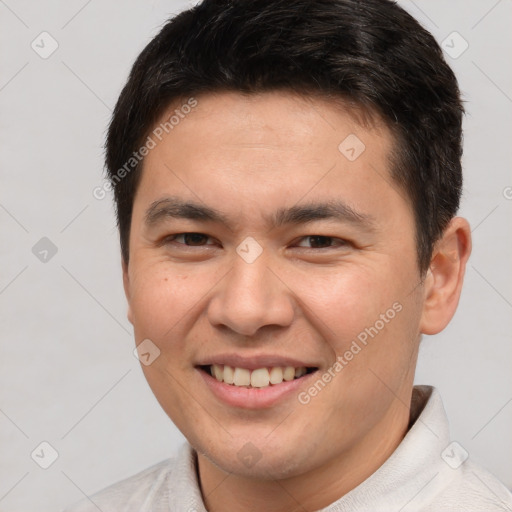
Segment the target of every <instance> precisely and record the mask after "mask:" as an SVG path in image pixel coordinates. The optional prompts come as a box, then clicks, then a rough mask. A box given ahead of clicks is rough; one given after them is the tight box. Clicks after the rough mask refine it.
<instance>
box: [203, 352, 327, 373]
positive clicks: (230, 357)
mask: <svg viewBox="0 0 512 512" xmlns="http://www.w3.org/2000/svg"><path fill="white" fill-rule="evenodd" d="M212 364H218V365H228V366H232V367H237V368H246V369H247V370H257V369H258V368H272V367H276V366H280V367H283V368H284V367H286V366H293V367H294V368H300V367H302V366H305V367H306V368H318V367H319V365H318V364H316V363H311V362H305V361H299V360H298V359H294V358H292V357H287V356H279V355H275V354H258V355H253V356H250V357H247V356H241V355H239V354H217V355H215V356H211V357H208V358H204V359H202V360H200V361H199V362H198V363H197V364H196V366H210V365H212Z"/></svg>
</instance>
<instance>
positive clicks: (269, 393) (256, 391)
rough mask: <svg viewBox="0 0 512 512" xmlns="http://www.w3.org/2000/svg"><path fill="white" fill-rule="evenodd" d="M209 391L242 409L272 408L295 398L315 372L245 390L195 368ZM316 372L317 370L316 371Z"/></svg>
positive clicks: (223, 400)
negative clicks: (287, 399) (263, 386)
mask: <svg viewBox="0 0 512 512" xmlns="http://www.w3.org/2000/svg"><path fill="white" fill-rule="evenodd" d="M196 370H197V371H198V372H199V374H200V375H201V377H202V379H203V380H204V382H205V384H206V385H207V386H208V388H209V389H210V391H211V392H212V393H213V394H214V395H215V396H216V397H217V398H218V399H220V400H221V401H222V402H224V403H226V404H228V405H231V406H233V407H241V408H243V409H263V408H268V407H272V406H273V405H276V404H277V403H279V402H281V401H284V400H286V398H289V397H290V396H293V395H295V396H297V395H298V392H299V389H300V388H301V387H304V386H305V385H306V384H307V382H308V381H309V378H310V377H312V376H314V375H315V374H316V373H317V372H316V371H315V372H313V373H308V374H306V375H303V376H302V377H300V378H298V379H294V380H290V381H283V382H282V383H281V384H273V385H270V386H267V387H265V388H245V387H242V386H234V385H232V384H226V383H225V382H220V381H218V380H217V379H215V378H214V377H212V376H211V375H209V374H208V373H206V372H205V371H204V370H201V369H199V368H196ZM317 371H318V370H317Z"/></svg>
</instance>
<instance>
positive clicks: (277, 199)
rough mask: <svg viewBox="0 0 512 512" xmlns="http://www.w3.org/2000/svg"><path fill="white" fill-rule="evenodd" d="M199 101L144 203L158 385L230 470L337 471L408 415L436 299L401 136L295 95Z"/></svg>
mask: <svg viewBox="0 0 512 512" xmlns="http://www.w3.org/2000/svg"><path fill="white" fill-rule="evenodd" d="M197 102H198V103H197V106H196V107H195V108H194V109H193V111H192V112H190V113H188V114H187V116H185V117H184V118H183V119H181V120H180V122H179V123H178V124H176V125H175V126H174V127H173V129H172V130H169V133H168V134H164V136H163V137H162V140H161V141H159V142H158V143H157V144H156V146H155V147H154V148H153V149H151V151H150V152H149V154H148V155H147V157H146V158H145V162H144V169H143V172H142V178H141V182H140V185H139V187H138V190H137V193H136V197H135V200H134V207H133V218H132V225H131V233H130V241H129V243H130V257H129V264H128V266H125V269H124V282H125V290H126V295H127V298H128V303H129V319H130V321H131V322H132V323H133V325H134V329H135V338H136V343H137V344H140V343H141V342H143V340H150V342H147V341H146V342H145V343H146V344H147V343H149V345H147V346H150V347H151V350H150V352H151V353H152V354H154V355H158V357H156V359H154V361H153V362H151V364H148V365H143V370H144V372H145V376H146V378H147V380H148V382H149V384H150V386H151V388H152V390H153V392H154V394H155V396H156V397H157V399H158V400H159V402H160V404H161V406H162V407H163V409H164V410H165V411H166V413H167V414H168V415H169V416H170V418H171V419H172V420H173V422H174V423H175V424H176V425H177V426H178V428H179V429H180V430H181V431H182V432H183V433H184V435H185V436H186V437H187V438H188V440H189V441H190V442H191V444H192V445H193V446H194V447H195V448H196V449H197V450H198V452H199V453H200V454H201V456H202V457H205V458H206V459H208V460H209V461H213V462H214V463H215V464H216V465H217V466H218V467H220V468H222V469H224V470H226V471H230V472H234V473H237V474H239V475H246V476H247V475H248V476H251V477H261V478H270V477H271V478H276V477H280V478H282V477H287V476H293V475H297V474H299V473H301V472H307V471H309V470H313V469H315V468H318V467H321V466H327V465H328V464H329V462H330V461H332V460H334V459H335V458H339V457H343V456H345V455H347V454H349V453H351V452H353V451H354V450H356V449H357V448H358V447H363V446H365V445H368V446H369V445H371V442H370V441H371V440H372V439H373V440H375V439H382V438H383V437H385V436H384V435H383V432H384V433H385V432H386V431H387V430H386V429H391V428H392V425H395V424H398V423H403V422H404V421H405V423H406V421H407V417H408V410H407V407H405V406H404V403H409V401H410V393H411V387H412V382H413V373H414V367H415V363H416V356H417V348H418V340H419V335H420V323H421V316H422V307H423V297H424V290H423V284H422V283H421V282H420V274H419V271H418V266H417V253H416V245H415V226H414V219H413V212H412V210H411V206H410V204H409V202H408V200H407V196H406V194H405V193H404V192H403V191H402V190H401V189H399V188H398V187H397V186H396V185H395V184H394V183H393V181H392V179H391V177H390V169H389V164H388V155H389V154H390V152H391V151H392V150H393V147H392V138H391V135H390V133H389V131H388V130H387V129H386V128H385V126H383V125H381V124H379V123H378V122H375V123H374V124H373V125H372V126H366V127H363V126H361V125H360V124H359V123H358V122H357V121H356V120H355V118H354V116H352V115H350V114H349V113H348V112H347V111H346V110H344V109H342V108H339V107H335V106H334V105H333V104H332V103H329V102H327V101H325V100H321V99H312V98H309V99H306V98H302V97H300V96H296V95H291V94H289V93H281V92H272V93H264V94H260V95H250V96H243V95H240V94H237V93H221V94H216V95H213V94H209V95H204V96H197ZM174 108H175V106H174V107H173V109H171V111H170V113H171V114H172V110H174ZM169 115H170V114H169V113H167V115H166V116H165V118H168V117H169ZM152 358H153V356H152V357H151V359H152ZM214 365H216V366H214ZM211 373H214V375H213V376H212V375H211ZM225 381H226V382H225ZM383 429H384V430H383Z"/></svg>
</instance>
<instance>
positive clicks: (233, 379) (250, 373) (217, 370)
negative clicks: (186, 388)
mask: <svg viewBox="0 0 512 512" xmlns="http://www.w3.org/2000/svg"><path fill="white" fill-rule="evenodd" d="M201 369H202V370H204V371H206V372H208V373H210V375H211V376H212V377H215V378H216V379H217V380H218V381H219V382H224V383H225V384H229V385H232V386H238V387H246V388H266V387H268V386H275V385H278V384H281V383H282V382H284V381H286V382H289V381H292V380H295V379H299V378H300V377H302V376H303V375H306V374H308V373H312V372H314V371H315V370H316V368H307V367H305V366H300V367H293V366H284V367H280V366H274V367H272V368H257V369H254V370H249V369H247V368H239V367H233V366H229V365H220V364H212V365H208V366H202V367H201Z"/></svg>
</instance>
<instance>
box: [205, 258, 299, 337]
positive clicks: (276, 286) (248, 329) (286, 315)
mask: <svg viewBox="0 0 512 512" xmlns="http://www.w3.org/2000/svg"><path fill="white" fill-rule="evenodd" d="M293 316H294V301H293V294H292V292H291V290H290V289H289V288H288V286H287V285H286V284H285V283H284V282H283V281H282V280H281V279H280V277H279V272H278V271H277V269H276V268H272V267H271V265H269V261H268V259H267V258H266V257H264V256H263V255H262V256H260V257H259V258H258V259H257V260H256V261H254V262H252V263H247V262H246V261H244V260H243V259H242V258H240V257H239V256H238V255H236V256H235V257H234V263H233V267H232V269H231V271H230V272H228V273H227V274H226V276H225V277H224V279H222V281H221V282H220V283H219V286H218V287H216V293H215V295H214V296H213V297H212V298H211V300H210V303H209V306H208V318H209V321H210V323H211V325H213V326H214V327H217V328H218V327H222V326H225V327H227V328H229V329H230V330H232V331H233V332H236V333H239V334H241V335H244V336H253V335H254V334H256V333H257V332H258V330H259V329H261V328H262V327H267V326H274V327H275V326H280V327H286V326H289V325H290V324H291V322H292V320H293Z"/></svg>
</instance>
